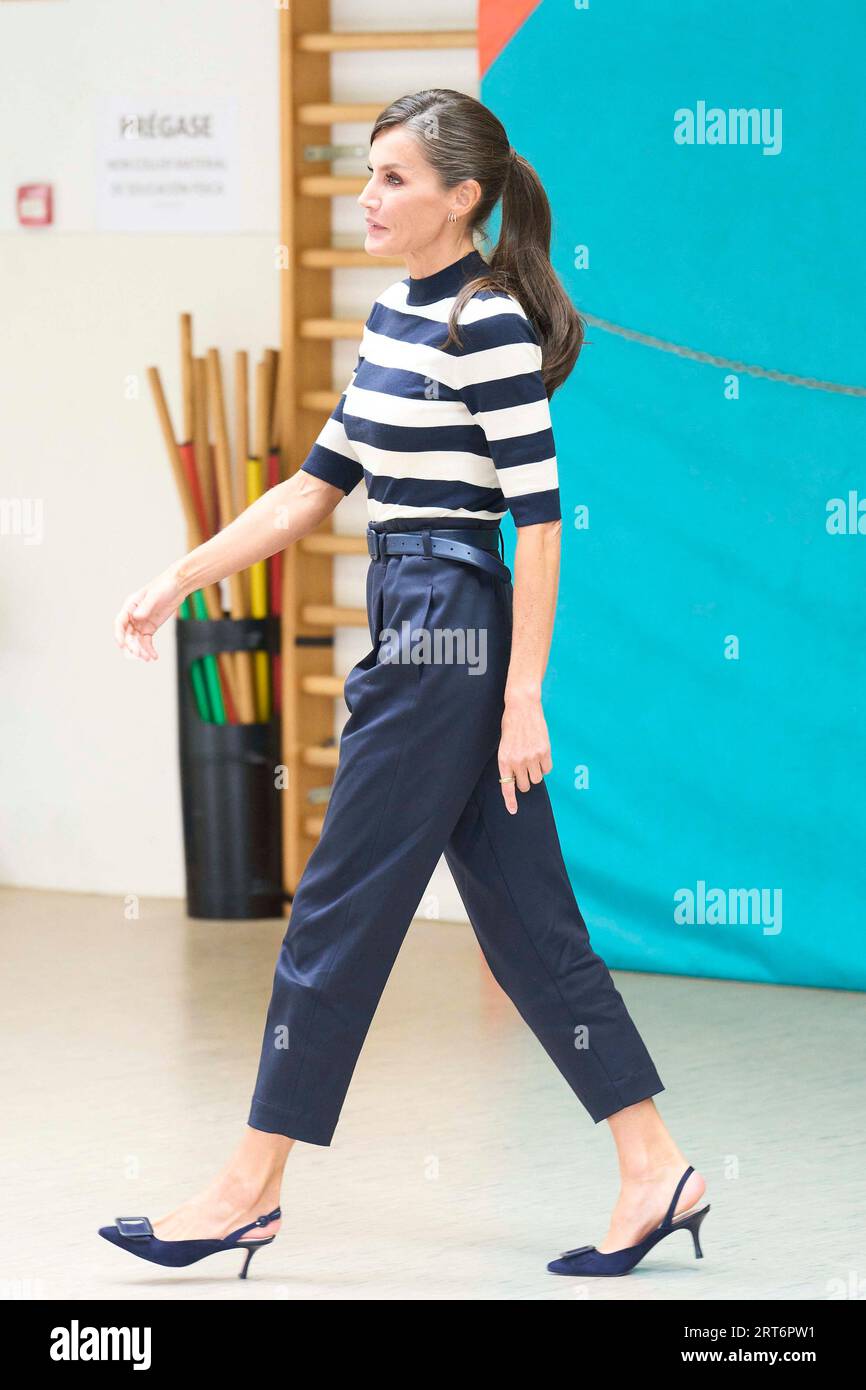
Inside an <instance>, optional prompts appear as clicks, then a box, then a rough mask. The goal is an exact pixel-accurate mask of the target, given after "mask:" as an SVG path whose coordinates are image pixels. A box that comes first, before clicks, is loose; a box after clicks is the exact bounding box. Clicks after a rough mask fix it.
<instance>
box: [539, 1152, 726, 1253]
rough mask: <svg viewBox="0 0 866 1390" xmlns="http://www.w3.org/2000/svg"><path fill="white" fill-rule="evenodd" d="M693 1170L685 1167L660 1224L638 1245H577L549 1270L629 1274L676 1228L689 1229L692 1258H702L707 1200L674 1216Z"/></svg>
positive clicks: (708, 1207)
mask: <svg viewBox="0 0 866 1390" xmlns="http://www.w3.org/2000/svg"><path fill="white" fill-rule="evenodd" d="M694 1171H695V1170H694V1168H692V1167H689V1168H687V1169H686V1171H685V1172H684V1173H683V1175H682V1177H681V1178H680V1180H679V1182H678V1183H677V1190H676V1192H675V1193H674V1195H673V1198H672V1199H671V1204H670V1206H669V1207H668V1209H667V1212H666V1213H665V1217H664V1220H663V1221H662V1223H661V1225H660V1226H657V1227H656V1228H655V1230H654V1231H650V1233H649V1235H646V1236H644V1238H643V1240H639V1241H638V1243H637V1245H627V1246H625V1248H624V1249H623V1250H609V1251H607V1252H605V1251H603V1250H597V1249H596V1247H595V1246H594V1245H578V1246H577V1247H576V1249H574V1250H564V1251H563V1252H562V1254H561V1255H560V1257H559V1259H558V1260H551V1262H550V1264H549V1265H548V1266H547V1268H548V1269H549V1270H550V1272H551V1274H581V1275H589V1276H590V1277H594V1276H601V1277H604V1276H609V1277H616V1276H617V1275H620V1274H628V1273H629V1271H630V1270H632V1269H634V1267H635V1265H636V1264H639V1263H640V1261H641V1260H642V1259H643V1257H644V1255H647V1254H648V1253H649V1251H650V1250H652V1248H653V1246H654V1245H658V1243H659V1241H660V1240H664V1238H665V1236H669V1235H670V1234H671V1232H672V1231H679V1230H685V1231H690V1232H691V1235H692V1240H693V1241H694V1245H695V1259H697V1260H700V1259H702V1258H703V1254H704V1252H703V1250H702V1249H701V1242H700V1238H699V1232H700V1229H701V1222H702V1221H703V1219H704V1217H705V1216H706V1214H707V1212H708V1211H709V1209H710V1204H709V1202H707V1205H706V1206H705V1207H701V1208H700V1210H699V1211H690V1212H687V1214H686V1215H685V1216H681V1217H680V1218H679V1219H678V1220H677V1221H674V1220H673V1214H674V1211H675V1210H676V1205H677V1198H678V1197H679V1195H680V1193H681V1192H682V1190H683V1188H684V1187H685V1184H686V1181H687V1179H688V1177H689V1174H690V1173H693V1172H694Z"/></svg>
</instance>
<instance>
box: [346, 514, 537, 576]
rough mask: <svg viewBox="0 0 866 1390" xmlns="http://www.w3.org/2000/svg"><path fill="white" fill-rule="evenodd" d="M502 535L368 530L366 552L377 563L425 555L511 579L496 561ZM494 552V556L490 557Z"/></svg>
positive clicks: (498, 561) (497, 533) (505, 568)
mask: <svg viewBox="0 0 866 1390" xmlns="http://www.w3.org/2000/svg"><path fill="white" fill-rule="evenodd" d="M501 534H502V533H501V532H500V530H499V528H498V527H496V529H495V530H492V529H487V530H469V528H468V527H467V528H464V529H462V530H459V531H440V530H439V529H438V528H437V529H436V530H435V531H434V530H428V529H427V528H426V527H425V528H424V530H422V531H374V530H373V528H372V527H371V526H368V527H367V550H368V551H369V553H370V558H371V559H373V560H380V559H381V558H382V556H383V555H426V556H428V557H431V558H432V557H433V556H436V557H438V558H439V559H443V560H460V561H462V562H463V564H466V565H477V566H478V567H479V569H483V570H486V571H487V573H488V574H492V575H495V577H496V578H497V579H510V578H511V571H510V569H509V568H508V566H507V565H505V564H503V562H502V561H501V560H500V559H499V558H498V556H499V541H500V537H501ZM491 552H493V554H491Z"/></svg>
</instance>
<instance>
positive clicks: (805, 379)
mask: <svg viewBox="0 0 866 1390" xmlns="http://www.w3.org/2000/svg"><path fill="white" fill-rule="evenodd" d="M578 312H579V314H580V317H581V318H582V319H585V320H586V322H587V323H591V324H593V325H594V326H595V327H596V328H601V329H602V330H603V331H604V332H605V333H616V334H618V335H619V337H621V338H629V339H631V341H632V342H635V343H643V344H644V346H645V347H651V348H657V349H658V350H659V351H660V352H672V353H674V354H675V355H676V356H677V357H689V358H691V360H692V361H693V362H707V363H708V364H709V365H710V366H711V367H727V368H728V369H729V370H730V371H732V372H745V373H747V374H748V375H749V376H763V377H767V378H768V379H769V380H770V381H784V382H786V383H787V385H788V386H805V387H806V389H807V390H809V391H835V392H837V393H838V394H839V395H842V396H866V386H842V385H840V384H839V382H836V381H818V380H817V379H816V378H815V377H812V376H795V375H794V373H793V372H777V371H774V370H773V368H772V367H753V366H750V365H749V363H747V362H732V361H731V360H730V358H727V357H716V356H715V355H714V354H713V353H712V352H701V351H700V349H699V348H690V347H682V346H681V344H679V343H667V342H665V340H664V339H663V338H653V337H652V336H651V335H650V334H649V333H639V332H638V331H637V330H636V329H634V328H623V327H622V325H621V324H618V323H610V322H609V320H608V319H600V318H597V317H596V315H595V314H587V313H585V312H584V310H583V309H580V310H578Z"/></svg>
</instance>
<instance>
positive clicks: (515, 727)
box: [499, 695, 553, 815]
mask: <svg viewBox="0 0 866 1390" xmlns="http://www.w3.org/2000/svg"><path fill="white" fill-rule="evenodd" d="M552 767H553V762H552V760H551V757H550V737H549V735H548V732H547V723H546V721H545V718H544V711H543V710H542V708H541V698H540V697H539V696H536V695H523V696H507V697H506V700H505V712H504V713H503V716H502V736H501V738H500V740H499V776H500V777H510V776H511V775H512V774H513V775H514V779H515V780H514V781H513V782H500V784H499V785H500V788H501V790H502V795H503V797H504V798H505V805H506V807H507V808H508V810H509V812H510V813H511V815H516V813H517V789H518V788H520V790H521V791H522V792H528V791H529V788H530V786H531V785H532V783H533V782H535V783H538V782H540V781H541V780H542V778H543V776H544V775H545V773H547V772H550V770H551V768H552Z"/></svg>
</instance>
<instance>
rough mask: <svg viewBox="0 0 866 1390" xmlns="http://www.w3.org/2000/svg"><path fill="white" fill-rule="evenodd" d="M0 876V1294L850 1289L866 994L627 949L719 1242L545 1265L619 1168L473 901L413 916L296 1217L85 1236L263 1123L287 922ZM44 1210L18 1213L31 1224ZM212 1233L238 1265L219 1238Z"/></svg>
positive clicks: (594, 1217)
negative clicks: (264, 1224)
mask: <svg viewBox="0 0 866 1390" xmlns="http://www.w3.org/2000/svg"><path fill="white" fill-rule="evenodd" d="M140 912H141V915H140V917H139V919H138V920H135V919H133V920H128V919H127V917H126V916H125V904H124V903H123V902H121V901H119V900H115V899H111V898H106V897H95V896H93V897H92V896H85V895H71V894H60V893H43V892H27V891H19V890H9V889H7V890H0V918H2V953H3V956H2V958H3V972H2V985H0V989H2V996H3V998H2V1019H3V1024H2V1030H3V1034H2V1042H0V1075H2V1095H0V1102H2V1108H3V1116H4V1120H5V1123H4V1124H3V1126H2V1136H0V1162H2V1172H0V1178H2V1181H0V1208H2V1209H0V1232H2V1236H0V1241H2V1245H3V1254H2V1269H0V1294H2V1296H3V1297H6V1298H8V1297H16V1298H17V1297H25V1298H26V1297H35V1298H121V1299H124V1298H134V1299H150V1298H155V1299H161V1298H173V1299H178V1298H193V1299H201V1298H206V1299H221V1298H228V1299H237V1298H244V1299H251V1298H252V1299H259V1298H263V1299H287V1300H291V1299H294V1298H314V1299H413V1300H415V1299H418V1300H427V1299H531V1300H536V1299H565V1300H569V1299H575V1298H579V1299H587V1300H595V1299H601V1300H604V1301H611V1300H620V1299H629V1300H631V1299H640V1300H642V1299H650V1300H656V1299H681V1298H688V1299H695V1300H698V1301H700V1300H702V1299H717V1298H721V1299H733V1298H746V1299H773V1298H782V1299H819V1300H824V1299H838V1298H846V1297H847V1298H851V1297H862V1296H863V1292H864V1289H863V1288H862V1287H861V1285H862V1284H863V1281H864V1277H866V1270H864V1250H866V1241H864V1226H866V1222H864V1208H866V1165H864V1108H866V1107H864V1080H863V1014H864V1009H863V997H862V995H860V994H855V993H842V992H838V991H830V990H818V989H814V990H813V989H787V988H779V987H771V986H763V985H754V984H737V983H729V982H725V981H716V980H691V979H686V978H683V977H678V976H662V975H636V974H626V973H623V972H615V979H616V982H617V985H618V988H619V989H620V991H621V992H622V994H623V996H624V997H625V1000H626V1002H627V1004H628V1006H629V1008H630V1010H631V1012H632V1014H633V1016H634V1018H635V1020H636V1022H637V1023H638V1026H639V1028H640V1029H641V1031H642V1033H643V1035H644V1038H645V1040H646V1042H647V1045H648V1046H649V1049H650V1051H651V1053H652V1054H653V1058H654V1060H655V1062H656V1065H657V1066H658V1069H659V1072H660V1073H661V1076H662V1080H663V1081H664V1082H665V1085H666V1087H667V1090H666V1091H665V1092H663V1093H662V1094H661V1095H660V1096H659V1097H658V1098H657V1104H658V1106H659V1109H660V1111H661V1113H662V1115H663V1116H664V1119H665V1122H666V1123H667V1124H668V1126H669V1128H670V1129H671V1130H672V1131H673V1133H674V1134H675V1135H676V1136H677V1138H678V1141H679V1143H680V1146H681V1147H682V1149H683V1151H684V1152H685V1153H686V1155H687V1156H688V1159H689V1161H690V1162H691V1163H693V1164H694V1166H695V1167H697V1168H699V1169H700V1171H701V1172H702V1173H703V1174H704V1176H705V1177H706V1179H707V1193H706V1200H709V1201H710V1202H711V1204H712V1210H711V1212H710V1214H709V1216H708V1217H707V1219H706V1221H705V1223H704V1227H703V1231H702V1242H703V1247H704V1253H705V1258H704V1259H703V1260H695V1258H694V1255H693V1252H692V1244H691V1238H690V1237H689V1236H688V1235H686V1234H683V1235H682V1236H676V1237H672V1238H671V1239H670V1240H669V1241H666V1242H665V1243H664V1244H663V1245H662V1246H661V1247H660V1248H659V1249H658V1250H657V1251H654V1252H653V1253H652V1254H651V1255H649V1256H648V1257H647V1259H646V1260H645V1261H644V1262H643V1264H642V1265H641V1266H640V1267H639V1268H638V1269H637V1270H636V1271H635V1272H634V1273H632V1274H631V1275H629V1276H628V1277H627V1278H625V1279H617V1280H589V1279H588V1280H585V1281H580V1280H576V1279H568V1278H558V1277H556V1276H554V1275H551V1274H548V1273H547V1271H546V1269H545V1264H546V1262H547V1260H549V1259H551V1258H552V1257H554V1256H555V1255H557V1254H558V1253H559V1252H560V1251H562V1250H565V1249H567V1248H570V1247H572V1246H575V1245H582V1244H591V1243H593V1242H594V1241H596V1240H598V1239H599V1238H600V1237H601V1235H602V1234H603V1232H604V1230H605V1228H606V1224H607V1221H606V1217H607V1213H608V1211H609V1208H610V1205H611V1203H612V1201H613V1199H614V1197H615V1193H616V1186H617V1169H616V1162H615V1153H614V1149H613V1145H612V1143H611V1140H610V1135H609V1131H608V1127H607V1125H606V1124H604V1123H602V1124H600V1125H598V1126H595V1125H593V1123H592V1121H591V1120H590V1119H589V1117H588V1115H587V1114H586V1112H585V1111H584V1110H583V1108H582V1107H581V1106H580V1105H579V1103H578V1102H577V1101H576V1100H575V1098H574V1097H573V1095H572V1093H571V1091H570V1090H569V1089H568V1087H567V1086H566V1084H565V1082H564V1081H563V1080H562V1078H561V1077H560V1075H559V1073H558V1072H557V1071H556V1069H555V1068H554V1066H553V1064H552V1063H551V1062H550V1061H549V1060H548V1058H547V1056H546V1054H545V1053H544V1051H543V1050H542V1048H541V1046H540V1045H539V1043H538V1042H537V1041H536V1039H535V1038H534V1036H533V1035H532V1033H531V1032H530V1031H529V1030H528V1029H527V1027H526V1025H525V1024H524V1023H523V1022H522V1020H521V1019H520V1017H519V1016H518V1014H517V1013H516V1011H515V1010H514V1008H513V1006H512V1005H511V1003H510V1001H509V1000H508V999H507V998H506V997H505V996H504V995H503V994H502V993H501V991H500V990H499V987H498V986H497V985H496V983H495V982H494V981H493V979H492V977H491V976H490V974H489V972H488V970H487V967H486V965H485V963H484V960H483V958H482V956H481V955H480V952H479V950H478V947H477V944H476V942H475V938H474V936H473V935H472V932H471V929H470V928H468V927H463V926H457V925H449V924H442V923H435V922H429V921H422V920H418V921H416V922H415V923H414V924H413V926H412V929H411V931H410V933H409V935H408V937H407V940H406V943H405V945H404V947H403V950H402V952H401V954H400V957H399V959H398V961H397V965H396V968H395V970H394V972H393V974H392V976H391V979H390V981H389V983H388V985H387V987H386V990H385V994H384V996H383V999H382V1002H381V1005H380V1008H379V1011H378V1013H377V1015H376V1018H375V1020H374V1023H373V1027H372V1029H371V1032H370V1035H369V1037H368V1040H367V1043H366V1046H365V1048H364V1051H363V1053H362V1055H361V1059H360V1062H359V1064H358V1068H357V1070H356V1073H355V1077H354V1081H353V1084H352V1087H351V1090H350V1092H349V1097H348V1100H347V1103H346V1106H345V1108H344V1110H343V1114H342V1118H341V1120H340V1124H339V1126H338V1129H337V1132H336V1135H335V1139H334V1143H333V1145H332V1146H331V1148H329V1149H325V1148H319V1147H314V1146H311V1145H301V1144H299V1145H298V1146H297V1147H296V1149H295V1151H294V1152H293V1154H292V1156H291V1157H290V1159H289V1166H288V1169H287V1173H286V1183H285V1186H284V1189H283V1203H282V1205H283V1212H284V1218H285V1219H284V1222H283V1227H282V1231H281V1233H280V1235H279V1237H278V1238H277V1240H276V1241H275V1242H274V1244H273V1245H272V1246H270V1247H268V1249H267V1250H263V1251H261V1252H259V1254H258V1255H257V1256H256V1258H255V1260H254V1262H253V1264H252V1267H251V1272H250V1278H249V1280H248V1281H247V1282H246V1283H241V1282H240V1281H239V1280H238V1279H237V1278H236V1277H235V1275H236V1274H237V1271H238V1269H239V1268H240V1264H241V1261H242V1257H241V1256H240V1255H238V1254H236V1253H231V1254H226V1255H225V1256H224V1257H223V1256H215V1257H213V1258H212V1259H211V1260H209V1261H206V1262H204V1263H203V1264H201V1265H198V1266H193V1267H191V1268H190V1269H187V1270H161V1269H156V1268H155V1267H151V1266H148V1265H146V1264H144V1263H141V1262H138V1261H133V1260H132V1259H131V1258H129V1257H128V1256H126V1255H125V1254H124V1253H123V1252H120V1251H117V1250H114V1249H112V1248H111V1247H110V1246H109V1245H107V1244H106V1243H105V1242H104V1241H102V1240H100V1239H99V1237H98V1236H97V1235H96V1228H97V1227H98V1226H100V1225H103V1224H106V1223H109V1222H111V1221H113V1220H114V1218H115V1217H116V1216H117V1215H139V1214H142V1213H146V1214H148V1215H150V1216H152V1217H153V1218H154V1219H155V1218H156V1217H157V1216H161V1215H163V1214H164V1213H165V1212H166V1211H167V1210H169V1209H171V1208H172V1207H174V1206H177V1205H178V1204H179V1203H180V1202H181V1201H182V1200H183V1199H184V1198H185V1197H187V1196H188V1195H190V1194H191V1193H192V1192H193V1191H194V1190H196V1189H198V1188H199V1187H201V1186H202V1185H203V1184H204V1182H205V1181H206V1180H207V1179H208V1178H209V1177H210V1176H211V1175H212V1173H213V1172H214V1170H215V1169H216V1168H217V1167H218V1166H220V1165H221V1164H222V1163H223V1161H224V1160H225V1157H226V1155H227V1153H228V1152H229V1151H230V1149H231V1148H232V1147H233V1146H234V1144H235V1142H236V1140H237V1138H238V1135H239V1132H240V1130H241V1128H242V1126H243V1124H244V1123H245V1120H246V1114H247V1105H248V1101H249V1097H250V1092H251V1088H252V1082H253V1077H254V1073H255V1067H256V1063H257V1061H258V1052H259V1044H260V1040H261V1029H262V1024H263V1021H264V1011H265V1008H266V1005H267V999H268V995H269V992H270V984H271V977H272V974H273V966H274V961H275V958H276V954H277V950H278V947H279V942H280V940H281V937H282V934H283V930H284V926H283V924H282V923H280V922H278V921H269V922H263V923H258V924H256V923H253V924H247V923H243V924H241V923H218V924H206V923H200V922H197V923H191V922H188V921H187V920H186V919H185V917H184V909H183V904H182V903H179V902H176V901H170V900H164V901H155V902H153V901H148V902H145V903H143V904H142V905H141V908H140ZM22 1232H23V1233H24V1234H25V1236H26V1238H25V1239H23V1240H22V1239H21V1238H20V1236H21V1233H22ZM221 1260H222V1261H223V1263H222V1264H221V1263H220V1261H221Z"/></svg>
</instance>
